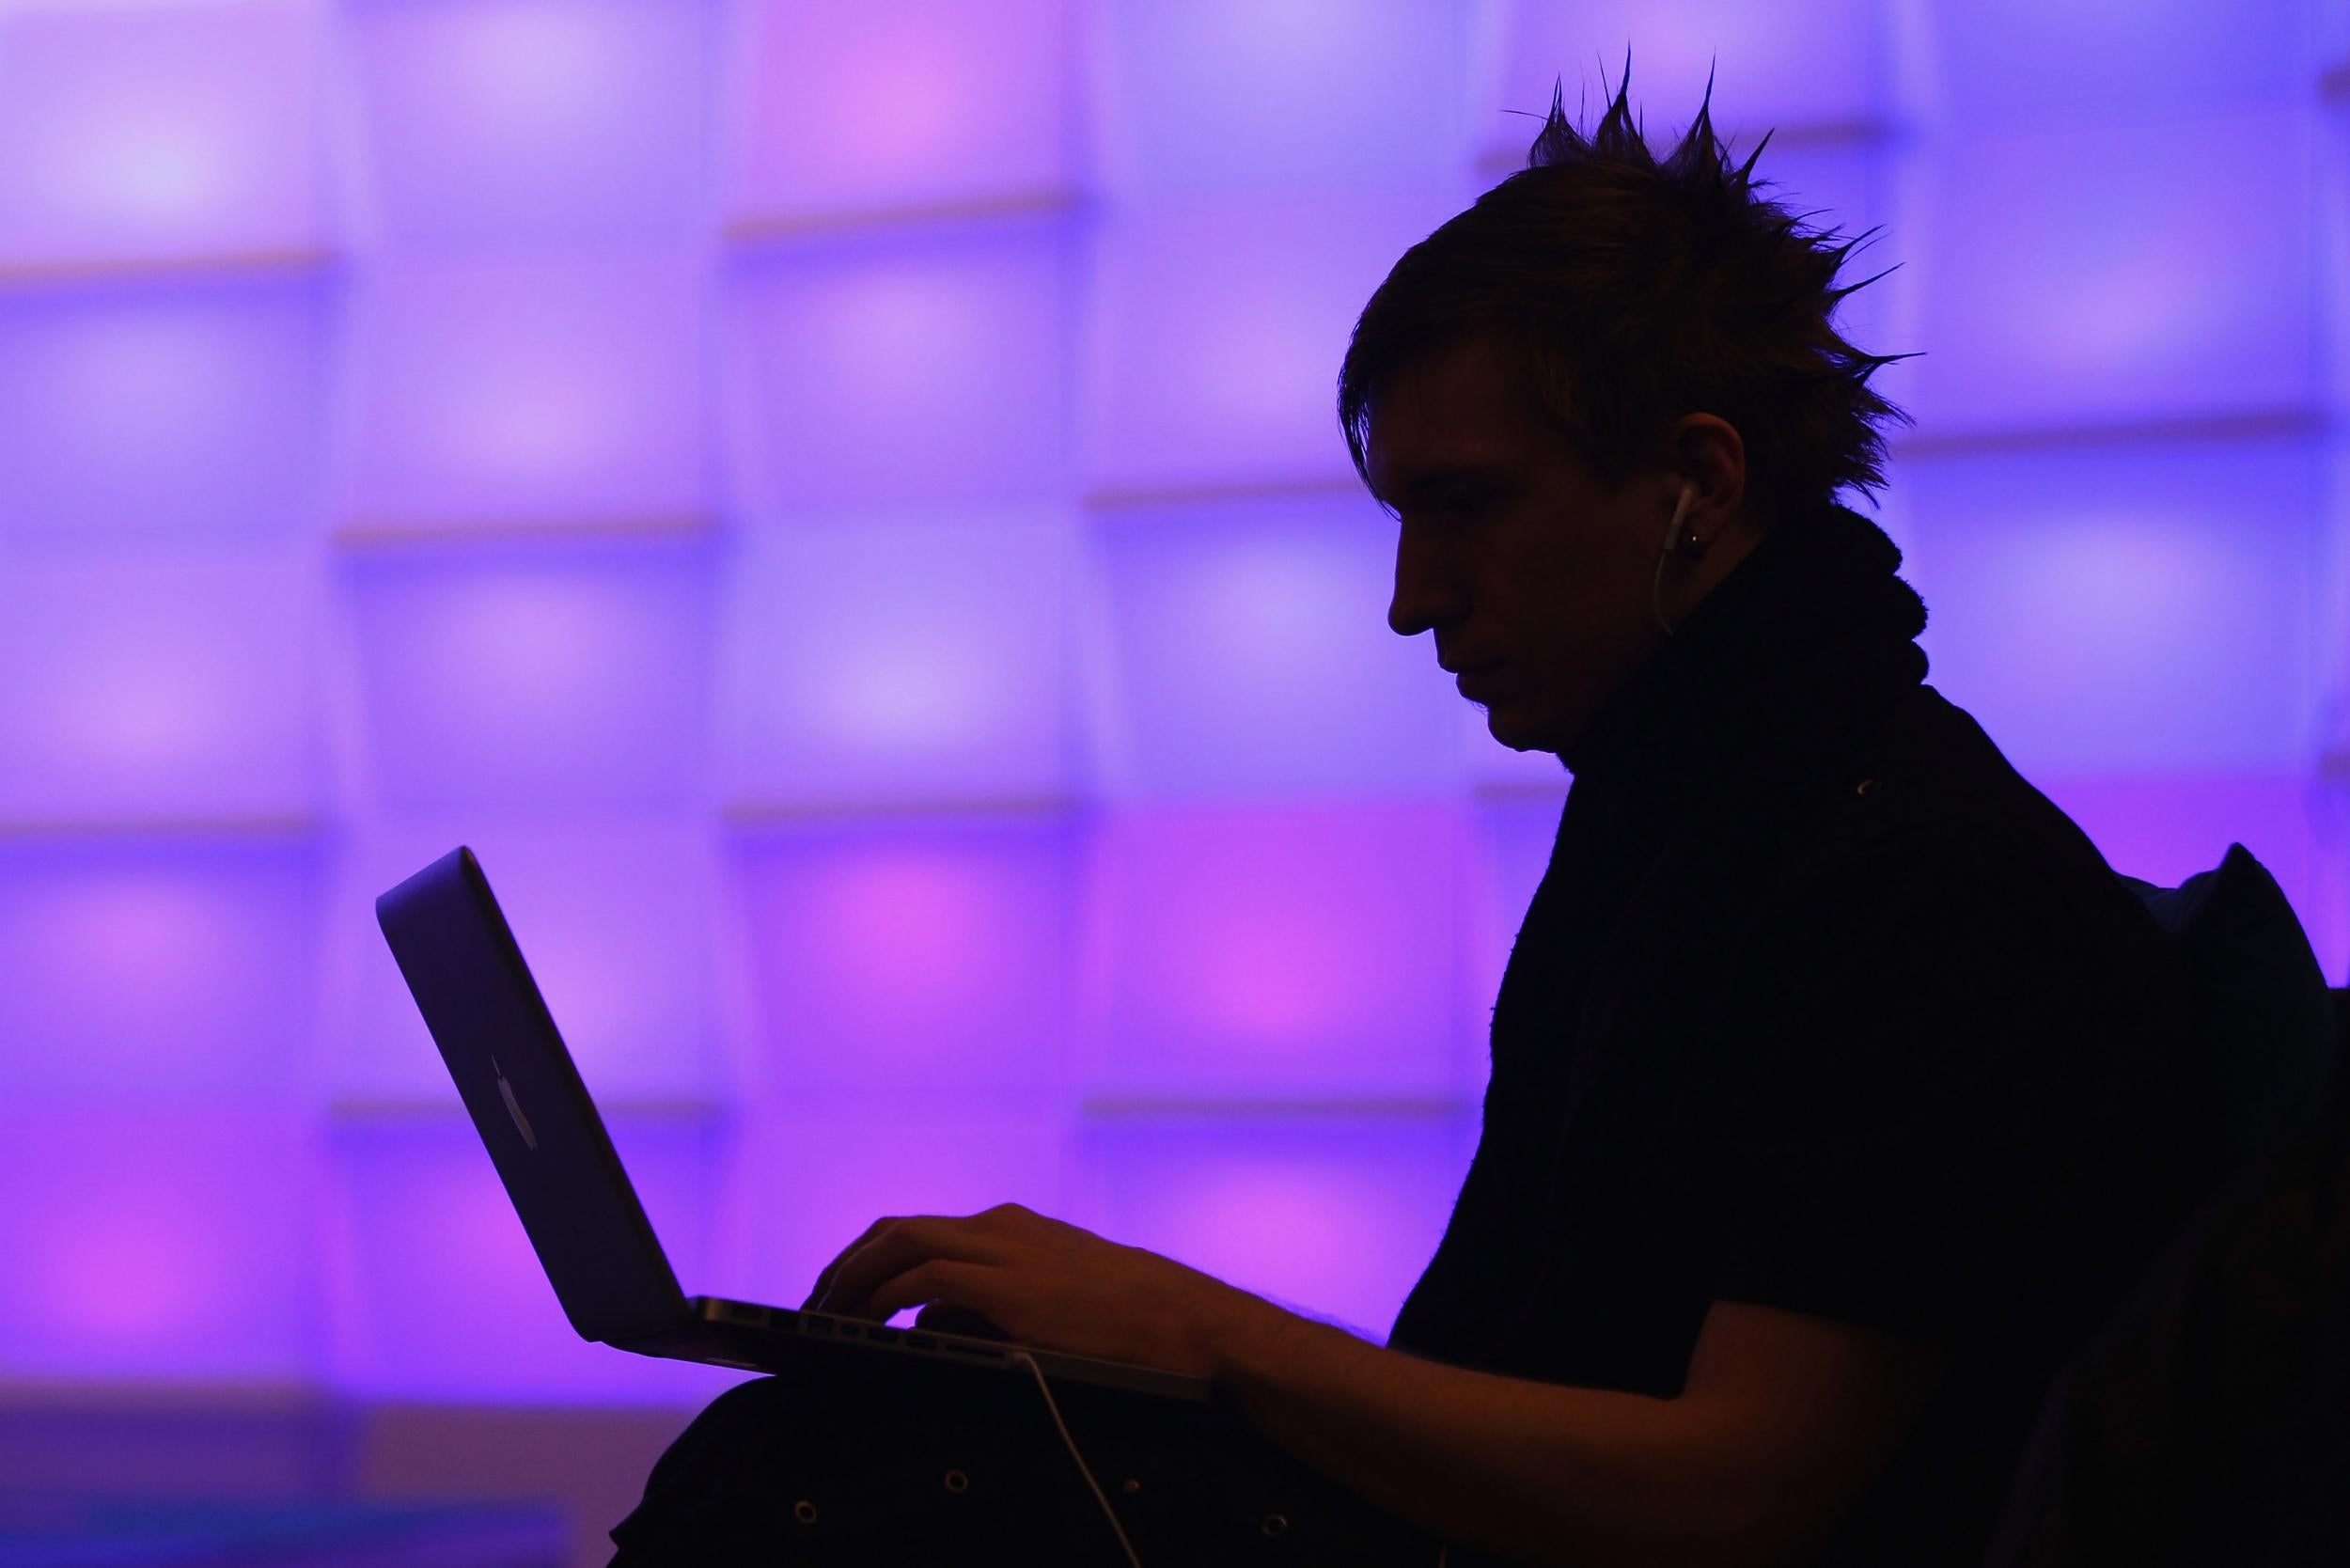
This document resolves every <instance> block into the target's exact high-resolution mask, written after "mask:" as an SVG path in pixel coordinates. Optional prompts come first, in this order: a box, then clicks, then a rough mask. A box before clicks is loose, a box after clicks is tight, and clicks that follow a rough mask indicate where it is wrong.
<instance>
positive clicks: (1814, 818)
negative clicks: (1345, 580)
mask: <svg viewBox="0 0 2350 1568" xmlns="http://www.w3.org/2000/svg"><path fill="white" fill-rule="evenodd" d="M1899 560H1900V556H1899V552H1898V551H1897V550H1895V549H1894V547H1893V545H1892V543H1891V541H1889V540H1888V539H1887V538H1886V537H1885V535H1884V534H1883V533H1882V531H1881V530H1878V529H1877V528H1876V527H1875V526H1874V525H1872V524H1870V523H1869V522H1868V521H1867V520H1866V519H1863V518H1861V517H1859V516H1858V515H1857V514H1855V513H1853V512H1850V511H1848V510H1844V509H1842V508H1832V509H1828V510H1825V512H1823V513H1821V514H1819V515H1818V516H1816V517H1814V518H1810V519H1807V520H1804V524H1803V525H1802V526H1800V527H1796V528H1789V529H1785V530H1782V531H1781V532H1779V533H1776V534H1774V536H1773V537H1771V538H1770V539H1768V540H1766V541H1764V542H1763V545H1762V546H1760V547H1759V548H1758V549H1757V550H1756V551H1755V552H1754V553H1753V554H1752V555H1750V556H1749V557H1747V560H1745V561H1744V562H1742V563H1741V564H1740V565H1739V566H1738V567H1737V568H1736V569H1735V570H1734V571H1733V572H1731V575H1730V576H1729V577H1728V578H1727V579H1725V581H1724V582H1723V583H1722V584H1721V585H1719V586H1718V587H1717V588H1716V589H1715V591H1714V592H1713V593H1712V594H1711V595H1709V596H1708V598H1707V599H1706V600H1705V601H1704V603H1703V604H1701V605H1700V607H1699V609H1698V610H1697V611H1696V612H1695V613H1694V614H1693V615H1692V616H1691V617H1690V618H1689V620H1688V621H1687V623H1686V624H1685V625H1684V626H1683V627H1682V628H1681V629H1680V631H1679V633H1678V635H1676V636H1675V637H1674V638H1673V639H1672V640H1671V641H1670V642H1669V643H1668V644H1667V645H1666V646H1665V649H1664V651H1662V652H1661V653H1660V654H1659V656H1658V657H1657V658H1656V659H1655V660H1654V661H1653V662H1652V664H1651V665H1650V666H1647V667H1646V668H1644V669H1642V670H1641V671H1640V672H1639V673H1638V674H1637V675H1636V676H1635V677H1634V679H1633V680H1632V681H1631V682H1628V683H1627V684H1626V686H1625V687H1624V688H1623V689H1622V691H1620V692H1619V693H1617V694H1616V695H1615V696H1614V697H1613V698H1610V700H1609V702H1608V704H1607V705H1606V707H1605V708H1603V710H1602V711H1601V713H1599V715H1598V716H1597V717H1596V718H1595V719H1594V720H1593V722H1592V724H1591V725H1590V727H1589V728H1588V729H1587V730H1586V732H1585V734H1584V735H1583V736H1582V737H1580V738H1579V739H1578V741H1577V742H1576V744H1575V745H1573V746H1571V747H1570V749H1569V750H1568V752H1567V753H1566V760H1567V762H1568V763H1569V765H1570V766H1571V767H1572V768H1573V769H1574V772H1575V783H1574V788H1573V790H1572V791H1571V792H1570V794H1569V798H1568V801H1567V806H1566V809H1565V811H1564V813H1563V815H1562V817H1561V821H1560V826H1559V838H1558V841H1557V844H1556V846H1555V848H1554V851H1553V855H1552V859H1551V863H1550V865H1549V868H1548V870H1547V871H1546V873H1545V876H1544V878H1543V884H1542V886H1541V887H1540V889H1539V890H1538V892H1537V894H1536V896H1535V899H1534V902H1533V904H1532V907H1531V908H1530V909H1529V910H1528V917H1527V920H1526V924H1525V927H1524V928H1523V929H1522V930H1521V932H1520V933H1519V936H1518V940H1517V943H1516V946H1515V948H1514V949H1513V950H1512V955H1511V960H1510V964H1509V968H1508V971H1507V973H1506V975H1505V978H1504V981H1503V985H1502V990H1501V996H1500V998H1499V1000H1498V1001H1497V1003H1496V1009H1495V1016H1494V1029H1493V1073H1492V1077H1491V1079H1490V1082H1489V1084H1488V1089H1487V1093H1486V1099H1485V1122H1484V1133H1483V1137H1482V1140H1481V1145H1480V1148H1479V1151H1478V1155H1477V1158H1476V1161H1475V1163H1474V1165H1473V1166H1472V1168H1471V1170H1470V1173H1469V1176H1468V1178H1467V1181H1466V1183H1465V1185H1464V1188H1463V1191H1462V1194H1461V1197H1460V1199H1459V1201H1458V1203H1457V1205H1456V1208H1455V1212H1454V1215H1453V1217H1452V1221H1451V1224H1450V1226H1449V1229H1448V1231H1447V1233H1446V1236H1445V1238H1444V1241H1443V1244H1442V1245H1441V1247H1439V1249H1438V1252H1437V1254H1436V1257H1435V1258H1434V1261H1433V1262H1431V1264H1430V1266H1429V1268H1428V1271H1427V1273H1426V1275H1425V1276H1424V1277H1423V1278H1422V1279H1421V1281H1420V1282H1419V1285H1418V1288H1417V1289H1416V1290H1415V1291H1414V1293H1413V1294H1412V1296H1411V1298H1410V1300H1409V1301H1408V1302H1407V1303H1406V1305H1405V1307H1404V1309H1403V1311H1402V1314H1401V1315H1400V1317H1399V1318H1398V1321H1397V1323H1396V1325H1395V1330H1394V1333H1393V1335H1392V1336H1391V1340H1390V1342H1391V1343H1392V1344H1394V1345H1395V1346H1397V1347H1398V1348H1402V1349H1407V1350H1411V1351H1414V1352H1416V1353H1418V1354H1422V1355H1427V1356H1434V1357H1435V1358H1438V1359H1443V1360H1448V1361H1453V1362H1456V1363H1460V1364H1465V1365H1471V1366H1477V1367H1481V1368H1485V1369H1487V1370H1491V1371H1495V1372H1504V1373H1508V1374H1512V1375H1517V1376H1525V1377H1532V1378H1539V1379H1543V1380H1547V1381H1553V1382H1559V1383H1569V1384H1575V1385H1579V1386H1584V1387H1590V1388H1614V1389H1622V1390H1628V1391H1634V1392H1641V1393H1648V1394H1652V1395H1655V1396H1658V1397H1670V1396H1671V1395H1673V1394H1675V1393H1677V1392H1678V1391H1679V1389H1680V1388H1681V1386H1682V1380H1683V1377H1684V1373H1685V1371H1686V1368H1687V1364H1688V1359H1689V1354H1690V1351H1691V1349H1692V1347H1693V1346H1694V1344H1695V1342H1696V1339H1697V1336H1698V1333H1699V1330H1700V1326H1701V1325H1702V1323H1703V1320H1704V1317H1705V1314H1706V1312H1707V1310H1708V1309H1710V1308H1711V1307H1712V1306H1713V1305H1714V1304H1716V1303H1717V1302H1743V1303H1752V1304H1756V1305H1762V1306H1767V1307H1776V1308H1780V1309H1788V1310H1794V1311H1800V1312H1807V1313H1813V1314H1818V1315H1821V1316H1825V1317H1830V1318H1836V1319H1840V1320H1843V1321H1848V1322H1853V1323H1858V1324H1866V1325H1874V1326H1878V1327H1882V1328H1886V1329H1888V1330H1891V1331H1893V1332H1896V1333H1899V1334H1903V1335H1906V1336H1911V1337H1915V1338H1920V1339H1928V1340H1932V1341H1936V1342H1937V1343H1939V1344H1941V1345H1943V1346H1945V1347H1946V1348H1947V1349H1948V1350H1949V1351H1950V1352H1951V1355H1952V1356H1953V1363H1952V1364H1953V1367H1954V1369H1955V1370H1954V1372H1953V1374H1952V1375H1951V1378H1950V1379H1949V1380H1948V1381H1947V1383H1946V1384H1945V1386H1944V1388H1943V1389H1942V1392H1941V1394H1940V1395H1939V1397H1938V1398H1937V1399H1936V1401H1935V1403H1934V1405H1933V1407H1932V1408H1931V1409H1930V1410H1929V1411H1928V1412H1927V1414H1926V1415H1925V1417H1924V1419H1922V1421H1921V1422H1920V1424H1919V1428H1918V1430H1917V1433H1916V1435H1915V1438H1914V1441H1913V1442H1912V1443H1911V1444H1910V1445H1909V1447H1908V1448H1907V1449H1906V1450H1904V1451H1903V1452H1900V1453H1897V1454H1890V1455H1888V1456H1886V1462H1885V1467H1884V1469H1883V1471H1882V1473H1881V1474H1880V1475H1879V1476H1878V1477H1877V1478H1876V1480H1875V1482H1874V1483H1873V1484H1872V1488H1871V1490H1870V1492H1869V1494H1868V1496H1867V1497H1865V1498H1864V1499H1863V1500H1862V1502H1861V1503H1860V1504H1859V1506H1858V1507H1857V1509H1856V1511H1855V1512H1854V1513H1853V1514H1852V1516H1851V1517H1850V1518H1849V1519H1848V1520H1847V1521H1846V1523H1845V1525H1844V1527H1843V1528H1842V1529H1841V1531H1840V1533H1839V1534H1838V1536H1837V1537H1836V1539H1835V1540H1833V1541H1831V1542H1827V1543H1824V1544H1822V1545H1821V1547H1820V1550H1819V1551H1818V1553H1817V1554H1816V1555H1815V1557H1814V1559H1813V1560H1816V1561H1818V1562H1822V1563H1827V1562H1836V1563H1844V1562H1864V1561H1866V1562H1899V1563H1904V1564H1925V1563H1940V1562H1951V1563H1969V1564H1972V1563H1978V1562H1980V1560H1981V1559H1982V1554H1983V1550H1984V1547H1985V1544H1987V1539H1988V1534H1989V1531H1990V1528H1991V1522H1992V1518H1993V1515H1994V1513H1995V1511H1996V1509H1997V1506H1998V1501H1999V1499H2000V1497H2001V1495H2002V1493H2003V1491H2004V1488H2005V1486H2006V1483H2007V1481H2008V1479H2009V1477H2010V1475H2011V1474H2012V1473H2013V1470H2014V1468H2015V1465H2016V1461H2017V1458H2018V1455H2019V1453H2020V1450H2021V1447H2022V1444H2023V1441H2024V1437H2025V1435H2026V1434H2027V1432H2028V1431H2029V1424H2030V1420H2031V1418H2032V1415H2033V1413H2034V1410H2035V1409H2036V1407H2037V1405H2038V1403H2039V1402H2040V1400H2041V1399H2042V1397H2043V1395H2044V1394H2045V1390H2046V1388H2047V1387H2048V1386H2049V1384H2050V1382H2051V1380H2052V1378H2053V1377H2054V1375H2055V1372H2057V1370H2058V1368H2059V1366H2060V1363H2061V1361H2062V1360H2063V1359H2064V1357H2065V1356H2067V1355H2069V1354H2070V1353H2071V1352H2072V1351H2073V1350H2074V1349H2076V1347H2077V1346H2078V1345H2079V1344H2080V1343H2081V1342H2082V1341H2085V1339H2086V1338H2087V1336H2088V1335H2089V1334H2090V1332H2091V1331H2092V1329H2093V1327H2094V1325H2096V1323H2097V1322H2098V1321H2099V1320H2100V1319H2102V1318H2103V1317H2104V1316H2105V1315H2106V1314H2107V1312H2108V1311H2109V1310H2110V1309H2111V1308H2112V1306H2113V1304H2114V1303H2115V1302H2116V1301H2117V1300H2118V1299H2119V1298H2120V1296H2121V1294H2123V1291H2124V1289H2125V1288H2126V1286H2127V1285H2128V1283H2129V1282H2130V1280H2131V1279H2132V1278H2135V1276H2136V1275H2137V1274H2138V1273H2139V1271H2140V1270H2142V1268H2143V1267H2144V1265H2145V1263H2146V1262H2147V1261H2148V1260H2149V1259H2150V1258H2151V1257H2152V1256H2153V1255H2154V1252H2155V1250H2156V1249H2157V1248H2158V1247H2159V1246H2160V1244H2161V1243H2162V1241H2163V1240H2164V1238H2165V1237H2166V1236H2167V1235H2168V1234H2169V1233H2170V1231H2173V1230H2174V1229H2175V1228H2176V1226H2177V1225H2178V1224H2179V1222H2180V1220H2181V1218H2182V1217H2183V1216H2184V1215H2185V1214H2186V1210H2187V1207H2188V1200H2189V1197H2190V1196H2191V1195H2190V1194H2189V1193H2188V1192H2186V1190H2185V1186H2184V1179H2183V1177H2182V1175H2181V1173H2180V1172H2179V1171H2177V1170H2176V1169H2174V1168H2173V1166H2174V1162H2173V1161H2172V1160H2171V1158H2170V1151H2171V1149H2172V1148H2173V1146H2174V1139H2175V1136H2176V1131H2177V1128H2178V1126H2179V1125H2180V1119H2181V1118H2182V1117H2183V1116H2184V1115H2185V1114H2186V1110H2185V1107H2183V1106H2181V1105H2178V1104H2177V1103H2176V1102H2175V1099H2174V1098H2173V1097H2172V1096H2171V1095H2170V1092H2169V1091H2168V1090H2167V1089H2166V1084H2165V1078H2164V1075H2163V1074H2161V1073H2159V1072H2148V1071H2147V1070H2146V1069H2147V1064H2148V1063H2159V1062H2162V1061H2165V1060H2168V1059H2170V1058H2172V1057H2173V1056H2174V1055H2175V1053H2176V1052H2178V1051H2179V1050H2180V1049H2182V1048H2183V1041H2182V1039H2181V1031H2182V1029H2183V1028H2184V1019H2185V1016H2186V1009H2185V1007H2184V997H2183V994H2182V992H2181V990H2180V981H2179V977H2178V976H2177V975H2176V974H2175V973H2174V972H2172V970H2171V969H2170V966H2169V965H2168V964H2166V950H2165V946H2164V938H2163V936H2162V933H2160V931H2159V930H2158V929H2157V928H2156V927H2155V925H2154V922H2153V920H2152V919H2151V917H2149V916H2148V915H2147V913H2146V911H2145V909H2144V908H2143V907H2142V906H2141V905H2140V904H2139V901H2138V900H2137V899H2136V898H2135V897H2134V896H2133V895H2132V894H2131V893H2130V892H2129V891H2128V890H2127V889H2126V888H2125V887H2124V886H2123V885H2122V884H2121V883H2120V882H2119V881H2118V880H2117V879H2116V878H2115V877H2114V875H2113V873H2112V871H2111V870H2110V868H2108V867H2107V864H2106V862H2105V860H2104V859H2103V857H2102V856H2101V855H2099V854H2098V852H2097V850H2096V848H2095V846H2094V845H2093V844H2092V843H2091V841H2090V840H2089V839H2088V838H2087V837H2086V836H2084V835H2083V834H2082V833H2081V832H2080V830H2079V829H2078V828H2077V827H2076V825H2075V824H2074V823H2072V822H2071V821H2070V820H2069V819H2067V818H2066V817H2065V816H2064V815H2063V813H2062V812H2061V811H2060V810H2059V809H2058V808H2056V807H2055V806H2054V805H2053V804H2051V803H2050V802H2049V801H2048V800H2047V799H2046V797H2045V796H2044V795H2043V794H2041V793H2040V792H2039V791H2037V790H2035V789H2034V788H2033V787H2032V786H2031V785H2030V784H2029V782H2027V781H2026V780H2025V779H2024V778H2023V777H2021V776H2019V775H2018V774H2017V773H2016V772H2015V770H2014V769H2013V768H2012V767H2011V766H2009V764H2008V763H2007V761H2006V760H2005V759H2004V758H2003V757H2001V755H2000V754H1999V751H1998V747H1997V746H1996V745H1993V743H1992V741H1991V740H1990V738H1989V737H1988V736H1987V735H1986V734H1985V733H1984V732H1983V730H1982V728H1981V727H1980V726H1979V725H1977V724H1976V723H1975V722H1974V720H1973V719H1972V718H1971V717H1970V716H1969V715H1967V714H1966V713H1965V712H1964V711H1963V710H1961V709H1959V708H1958V707H1956V706H1954V705H1953V704H1951V702H1949V701H1948V700H1946V699H1945V698H1943V696H1942V695H1941V694H1940V693H1938V692H1936V691H1935V689H1934V688H1932V687H1931V686H1928V685H1925V684H1923V683H1922V682H1923V677H1924V674H1925V671H1926V661H1925V657H1924V654H1923V653H1922V651H1919V649H1918V647H1917V646H1916V644H1915V641H1914V640H1913V639H1914V638H1915V637H1916V635H1918V633H1919V631H1921V630H1922V628H1923V626H1924V622H1925V615H1924V609H1923V605H1922V604H1921V603H1920V602H1919V600H1918V598H1917V596H1916V594H1915V593H1914V592H1912V591H1911V590H1910V589H1909V588H1908V586H1907V585H1906V584H1904V583H1903V582H1902V581H1901V580H1900V578H1899V577H1898V576H1896V575H1895V574H1894V569H1895V568H1896V567H1897V566H1898V564H1899ZM1454 1557H1455V1560H1462V1555H1461V1554H1459V1553H1455V1554H1454Z"/></svg>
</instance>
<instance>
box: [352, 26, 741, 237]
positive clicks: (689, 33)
mask: <svg viewBox="0 0 2350 1568" xmlns="http://www.w3.org/2000/svg"><path fill="white" fill-rule="evenodd" d="M715 3H716V0H487V3H482V0H474V3H472V4H467V5H462V6H455V5H447V4H444V3H442V0H362V3H361V4H358V5H356V6H354V7H352V19H351V26H352V35H353V44H354V54H355V55H356V57H357V61H358V76H359V86H360V89H361V93H362V102H363V103H364V105H365V116H366V127H367V129H366V133H365V148H366V168H367V171H368V174H369V175H370V176H371V177H372V181H371V184H370V185H369V187H368V189H369V192H370V194H371V196H372V197H373V212H372V214H371V215H372V216H373V218H374V219H375V221H376V224H377V226H378V227H380V228H381V229H382V230H383V231H384V233H386V234H388V235H391V236H394V237H396V238H398V239H401V240H416V241H435V242H437V241H444V240H452V239H455V240H478V239H485V238H486V239H495V238H502V237H511V236H519V235H529V236H546V237H557V236H559V237H563V238H567V239H575V240H586V239H594V240H612V239H619V238H627V237H635V236H642V235H647V234H663V233H674V234H681V235H682V234H685V233H689V232H691V231H692V230H694V229H695V228H697V227H699V226H701V225H703V224H705V223H707V222H708V221H709V220H710V217H711V209H712V206H713V203H712V192H711V186H712V183H713V181H712V179H711V173H710V171H711V169H712V168H713V165H714V163H715V151H716V143H717V134H718V129H719V127H718V115H717V110H716V104H717V102H718V94H717V93H716V92H715V91H714V90H713V85H714V84H715V83H716V82H717V81H718V80H719V74H718V68H717V60H716V57H715V56H716V45H717V39H716V34H717V16H716V14H715Z"/></svg>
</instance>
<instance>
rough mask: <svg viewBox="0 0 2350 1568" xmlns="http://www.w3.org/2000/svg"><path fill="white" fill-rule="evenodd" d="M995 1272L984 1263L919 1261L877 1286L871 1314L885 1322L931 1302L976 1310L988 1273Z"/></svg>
mask: <svg viewBox="0 0 2350 1568" xmlns="http://www.w3.org/2000/svg"><path fill="white" fill-rule="evenodd" d="M994 1272H995V1271H994V1270H993V1269H990V1268H987V1267H985V1266H984V1265H981V1264H978V1263H965V1262H955V1261H954V1260H952V1259H947V1258H937V1259H932V1261H931V1262H926V1263H917V1264H916V1265H915V1266H914V1267H913V1268H910V1269H907V1270H906V1271H905V1272H904V1273H902V1274H899V1275H896V1276H893V1277H892V1278H888V1279H885V1280H884V1281H882V1283H881V1284H879V1285H877V1286H875V1287H874V1290H873V1305H872V1315H873V1317H874V1318H875V1320H876V1321H878V1322H882V1323H886V1322H888V1321H889V1320H890V1319H891V1318H892V1317H894V1316H896V1315H897V1314H898V1313H900V1312H902V1311H904V1310H905V1309H907V1308H909V1307H919V1306H922V1305H924V1304H926V1303H932V1302H938V1303H944V1304H945V1305H946V1306H948V1307H950V1308H954V1309H960V1310H963V1311H965V1312H975V1313H976V1312H978V1311H979V1303H978V1301H977V1299H976V1295H977V1293H979V1291H981V1290H982V1289H983V1288H984V1287H985V1285H986V1284H987V1277H988V1276H989V1275H991V1274H993V1273H994Z"/></svg>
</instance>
